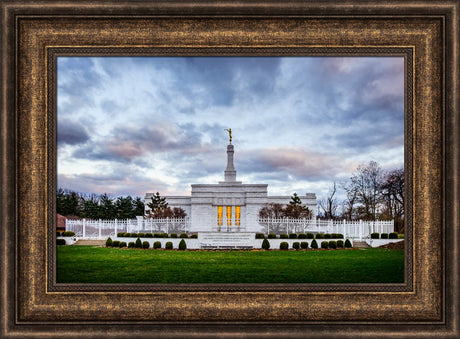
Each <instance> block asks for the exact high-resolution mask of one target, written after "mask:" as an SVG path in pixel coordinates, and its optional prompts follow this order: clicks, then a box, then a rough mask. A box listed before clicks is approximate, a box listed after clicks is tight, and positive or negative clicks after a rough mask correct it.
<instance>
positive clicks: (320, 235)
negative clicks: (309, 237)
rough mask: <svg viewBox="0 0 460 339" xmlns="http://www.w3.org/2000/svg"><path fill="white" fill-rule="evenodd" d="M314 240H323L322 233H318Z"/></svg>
mask: <svg viewBox="0 0 460 339" xmlns="http://www.w3.org/2000/svg"><path fill="white" fill-rule="evenodd" d="M315 239H324V233H318V234H317V235H316V236H315Z"/></svg>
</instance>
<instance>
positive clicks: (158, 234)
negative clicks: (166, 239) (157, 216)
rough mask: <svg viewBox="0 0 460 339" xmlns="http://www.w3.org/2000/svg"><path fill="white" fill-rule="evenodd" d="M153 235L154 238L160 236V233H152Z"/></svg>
mask: <svg viewBox="0 0 460 339" xmlns="http://www.w3.org/2000/svg"><path fill="white" fill-rule="evenodd" d="M153 237H154V238H161V234H160V233H153Z"/></svg>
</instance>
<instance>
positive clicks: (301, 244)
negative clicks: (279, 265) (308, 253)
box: [300, 241, 308, 250]
mask: <svg viewBox="0 0 460 339" xmlns="http://www.w3.org/2000/svg"><path fill="white" fill-rule="evenodd" d="M300 248H301V249H303V250H306V249H307V248H308V242H306V241H302V242H300Z"/></svg>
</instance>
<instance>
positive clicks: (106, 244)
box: [105, 237, 112, 247]
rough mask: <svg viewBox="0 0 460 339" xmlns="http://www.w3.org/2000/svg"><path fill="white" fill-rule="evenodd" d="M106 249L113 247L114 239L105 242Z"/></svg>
mask: <svg viewBox="0 0 460 339" xmlns="http://www.w3.org/2000/svg"><path fill="white" fill-rule="evenodd" d="M105 247H112V238H110V237H109V238H108V239H107V240H106V241H105Z"/></svg>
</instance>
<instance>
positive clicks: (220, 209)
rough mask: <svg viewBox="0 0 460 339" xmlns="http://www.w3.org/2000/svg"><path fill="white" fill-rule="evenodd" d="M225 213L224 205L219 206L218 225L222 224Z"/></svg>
mask: <svg viewBox="0 0 460 339" xmlns="http://www.w3.org/2000/svg"><path fill="white" fill-rule="evenodd" d="M223 214H224V208H223V206H217V226H222V216H223Z"/></svg>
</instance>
